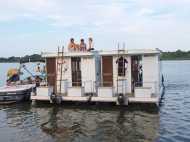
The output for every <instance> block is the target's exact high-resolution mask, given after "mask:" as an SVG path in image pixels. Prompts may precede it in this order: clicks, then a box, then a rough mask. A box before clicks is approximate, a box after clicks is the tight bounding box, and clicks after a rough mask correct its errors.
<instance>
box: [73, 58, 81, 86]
mask: <svg viewBox="0 0 190 142" xmlns="http://www.w3.org/2000/svg"><path fill="white" fill-rule="evenodd" d="M71 70H72V86H81V85H82V83H81V58H80V57H72V58H71Z"/></svg>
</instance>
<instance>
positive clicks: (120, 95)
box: [117, 93, 125, 105]
mask: <svg viewBox="0 0 190 142" xmlns="http://www.w3.org/2000/svg"><path fill="white" fill-rule="evenodd" d="M117 100H118V103H119V104H120V105H123V104H124V102H125V100H124V95H123V94H122V93H119V94H118V98H117Z"/></svg>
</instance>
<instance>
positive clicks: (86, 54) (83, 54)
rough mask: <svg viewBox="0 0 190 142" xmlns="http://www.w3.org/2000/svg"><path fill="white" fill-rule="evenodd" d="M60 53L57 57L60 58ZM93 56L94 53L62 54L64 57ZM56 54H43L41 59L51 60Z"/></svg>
mask: <svg viewBox="0 0 190 142" xmlns="http://www.w3.org/2000/svg"><path fill="white" fill-rule="evenodd" d="M61 55H62V53H59V56H61ZM94 55H95V52H64V53H63V56H64V57H85V56H89V57H92V56H94ZM57 56H58V53H56V52H43V53H42V57H45V58H52V57H57Z"/></svg>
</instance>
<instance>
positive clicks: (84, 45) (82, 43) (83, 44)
mask: <svg viewBox="0 0 190 142" xmlns="http://www.w3.org/2000/svg"><path fill="white" fill-rule="evenodd" d="M79 48H80V51H86V43H85V42H84V39H81V40H80V45H79Z"/></svg>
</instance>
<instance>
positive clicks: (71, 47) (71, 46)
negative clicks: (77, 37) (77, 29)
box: [68, 38, 76, 51]
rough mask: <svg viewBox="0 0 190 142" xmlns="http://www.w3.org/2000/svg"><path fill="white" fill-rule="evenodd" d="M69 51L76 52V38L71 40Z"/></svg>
mask: <svg viewBox="0 0 190 142" xmlns="http://www.w3.org/2000/svg"><path fill="white" fill-rule="evenodd" d="M68 50H69V51H75V50H76V44H75V42H74V38H71V39H70V43H69V45H68Z"/></svg>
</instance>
